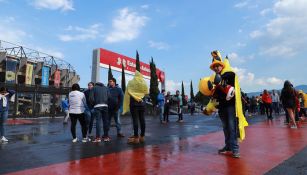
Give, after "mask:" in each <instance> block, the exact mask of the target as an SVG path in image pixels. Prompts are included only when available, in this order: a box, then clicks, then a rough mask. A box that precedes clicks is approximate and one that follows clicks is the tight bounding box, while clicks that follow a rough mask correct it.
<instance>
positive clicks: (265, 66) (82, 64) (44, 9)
mask: <svg viewBox="0 0 307 175" xmlns="http://www.w3.org/2000/svg"><path fill="white" fill-rule="evenodd" d="M0 7H1V11H0V40H4V41H9V42H12V43H16V44H19V45H23V46H26V47H29V48H32V49H35V50H38V51H42V52H44V53H48V54H50V55H53V56H55V57H58V58H61V59H63V60H65V61H67V62H69V63H70V64H71V65H72V66H73V67H74V69H75V70H76V71H77V73H78V74H79V75H80V78H81V79H80V82H79V83H80V85H81V86H82V87H86V85H87V83H88V82H89V81H90V80H91V63H92V52H93V50H94V49H96V48H105V49H107V50H111V51H113V52H117V53H120V54H123V55H125V56H128V57H132V58H135V55H136V50H138V52H139V54H140V60H141V61H142V62H145V63H149V61H150V59H151V57H153V59H154V62H155V63H156V66H157V67H158V68H159V69H161V70H163V71H164V72H165V74H166V90H167V91H171V92H174V91H175V90H176V89H179V90H181V82H182V81H183V82H184V85H185V93H186V94H189V92H190V82H191V81H192V82H193V88H194V93H196V92H197V91H198V82H199V80H200V78H203V77H206V76H210V75H212V74H213V72H212V71H211V70H210V69H209V65H210V63H211V61H212V58H211V56H210V52H211V51H213V50H219V51H220V52H221V54H222V56H223V57H225V56H226V55H227V56H228V57H229V60H230V64H231V66H232V67H233V68H234V70H235V71H236V73H237V74H238V76H239V80H240V84H241V88H242V89H243V91H245V92H255V91H262V90H263V89H281V88H282V86H283V83H284V81H285V80H290V81H291V82H292V83H293V84H294V86H297V85H301V84H307V82H306V81H307V79H306V77H305V75H307V69H306V65H307V59H306V58H305V55H306V54H307V50H306V46H307V11H306V9H307V1H306V0H271V1H270V0H266V1H263V0H234V1H232V0H208V1H203V0H193V1H191V0H178V1H165V0H155V1H149V0H134V1H110V0H91V1H84V0H18V1H13V0H0ZM100 73H101V75H100V76H101V81H102V82H106V79H107V70H101V72H100ZM113 74H114V76H115V78H117V79H118V81H120V77H121V76H120V73H115V72H113ZM127 79H128V80H129V79H131V77H128V78H127Z"/></svg>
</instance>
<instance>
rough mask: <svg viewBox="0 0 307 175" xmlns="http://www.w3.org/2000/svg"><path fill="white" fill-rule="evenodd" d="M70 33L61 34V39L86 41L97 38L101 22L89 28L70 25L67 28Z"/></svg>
mask: <svg viewBox="0 0 307 175" xmlns="http://www.w3.org/2000/svg"><path fill="white" fill-rule="evenodd" d="M65 30H66V31H67V32H70V34H64V35H59V39H60V40H61V41H65V42H67V41H84V40H91V39H96V38H97V37H98V35H99V30H100V24H93V25H91V26H89V27H88V28H82V27H78V26H76V27H73V26H68V27H67V28H66V29H65Z"/></svg>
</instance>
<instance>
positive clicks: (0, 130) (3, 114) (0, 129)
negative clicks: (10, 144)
mask: <svg viewBox="0 0 307 175" xmlns="http://www.w3.org/2000/svg"><path fill="white" fill-rule="evenodd" d="M7 116H8V111H0V137H2V136H4V134H5V133H4V123H5V121H6V120H7Z"/></svg>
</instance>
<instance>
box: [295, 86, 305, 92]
mask: <svg viewBox="0 0 307 175" xmlns="http://www.w3.org/2000/svg"><path fill="white" fill-rule="evenodd" d="M295 89H296V90H303V91H304V92H305V93H307V85H298V86H296V87H295Z"/></svg>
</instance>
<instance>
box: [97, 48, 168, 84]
mask: <svg viewBox="0 0 307 175" xmlns="http://www.w3.org/2000/svg"><path fill="white" fill-rule="evenodd" d="M135 62H136V60H135V59H133V58H130V57H127V56H125V55H121V54H118V53H115V52H112V51H109V50H106V49H102V48H99V49H95V50H94V51H93V62H92V81H93V82H94V83H95V82H98V81H99V80H100V71H99V70H100V67H103V68H106V69H108V68H109V65H110V66H111V69H112V70H114V71H118V72H122V65H123V66H124V68H125V73H127V74H130V75H134V74H135V67H136V63H135ZM140 69H141V73H142V75H143V76H144V78H146V79H150V66H149V64H146V63H143V62H140ZM156 73H157V76H158V81H160V82H161V88H162V89H165V73H164V72H163V71H161V70H160V69H156Z"/></svg>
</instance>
